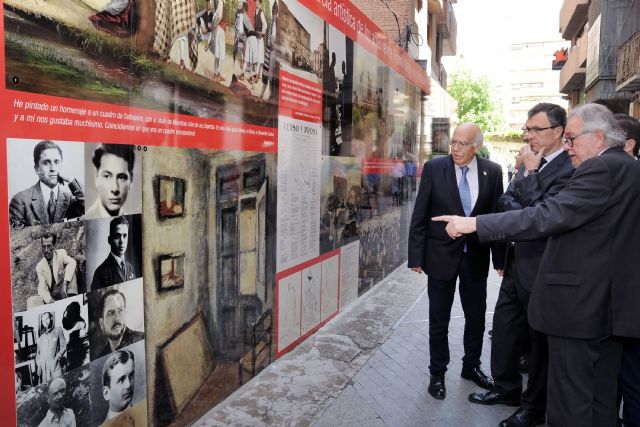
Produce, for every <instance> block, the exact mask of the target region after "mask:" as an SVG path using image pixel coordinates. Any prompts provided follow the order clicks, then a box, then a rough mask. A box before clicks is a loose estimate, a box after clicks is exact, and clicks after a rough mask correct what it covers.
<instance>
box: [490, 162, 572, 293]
mask: <svg viewBox="0 0 640 427" xmlns="http://www.w3.org/2000/svg"><path fill="white" fill-rule="evenodd" d="M573 170H574V169H573V165H572V164H571V159H570V158H569V155H568V154H567V153H566V151H563V152H562V153H560V154H559V155H558V156H556V157H555V158H554V159H553V160H551V161H550V162H549V163H548V164H547V165H546V166H545V167H544V168H543V169H542V170H541V171H540V173H538V174H532V175H528V176H526V177H525V176H524V166H523V167H521V168H520V171H518V173H517V174H516V177H515V179H514V180H513V181H511V183H509V187H508V188H507V191H505V193H504V194H503V195H502V196H500V198H499V199H498V210H499V211H501V212H506V211H512V210H519V209H524V208H526V207H528V206H535V205H537V204H538V203H540V202H541V201H542V200H544V199H546V198H548V197H551V196H554V195H556V194H557V193H558V192H559V191H560V190H561V189H562V187H564V186H565V185H566V184H567V182H568V181H569V178H571V175H572V174H573ZM546 245H547V238H546V237H544V238H542V239H538V240H532V241H530V242H515V243H514V245H513V246H511V245H508V246H507V251H511V253H512V255H513V257H511V258H509V257H508V256H506V257H505V268H506V266H507V263H508V260H509V259H511V260H512V261H511V262H512V263H513V267H514V268H515V270H516V273H517V275H518V279H519V282H520V284H521V285H522V286H523V287H524V288H525V289H526V290H527V291H531V289H532V288H533V282H534V281H535V279H536V274H537V273H538V267H539V266H540V260H541V259H542V254H543V253H544V248H545V246H546Z"/></svg>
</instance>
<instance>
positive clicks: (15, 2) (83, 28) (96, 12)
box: [4, 0, 279, 126]
mask: <svg viewBox="0 0 640 427" xmlns="http://www.w3.org/2000/svg"><path fill="white" fill-rule="evenodd" d="M278 4H279V2H278V0H247V1H238V0H184V1H179V2H178V1H170V0H155V1H154V0H142V1H133V0H117V1H108V0H48V1H46V2H45V3H44V4H43V3H42V2H39V1H38V0H9V1H6V2H4V16H5V54H6V73H7V76H11V78H10V80H11V81H12V82H13V85H12V89H14V90H22V91H28V92H35V93H42V94H47V95H53V96H64V97H70V98H75V99H82V100H89V101H96V102H106V103H110V104H117V105H124V106H132V107H141V108H149V109H154V110H159V111H170V112H176V113H182V114H188V115H194V116H200V117H208V118H215V119H219V120H223V121H230V122H244V123H250V124H255V125H262V126H273V123H272V121H273V117H274V116H275V115H276V109H277V107H276V104H275V98H274V96H273V94H274V93H275V91H274V83H275V82H274V78H273V77H274V73H275V72H276V67H275V66H274V65H275V64H274V62H273V61H272V56H273V55H272V53H273V47H274V45H275V40H274V39H275V38H276V34H277V32H276V28H277V26H276V22H277V18H278V9H279V8H278ZM43 74H46V75H47V78H46V79H42V78H41V76H42V75H43ZM261 101H265V102H267V101H268V102H267V105H262V104H263V102H261Z"/></svg>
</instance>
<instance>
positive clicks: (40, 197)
mask: <svg viewBox="0 0 640 427" xmlns="http://www.w3.org/2000/svg"><path fill="white" fill-rule="evenodd" d="M7 147H8V150H7V176H8V177H9V201H10V202H9V223H10V226H11V227H12V228H22V227H28V226H32V225H46V224H54V223H58V222H65V221H69V220H73V219H77V218H80V217H82V216H83V215H84V211H85V195H84V176H85V173H84V144H83V143H80V142H61V141H49V140H32V139H9V140H8V143H7Z"/></svg>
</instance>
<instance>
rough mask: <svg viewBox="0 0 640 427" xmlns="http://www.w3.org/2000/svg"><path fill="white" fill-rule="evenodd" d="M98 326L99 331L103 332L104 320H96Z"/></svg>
mask: <svg viewBox="0 0 640 427" xmlns="http://www.w3.org/2000/svg"><path fill="white" fill-rule="evenodd" d="M98 324H99V325H100V330H102V332H104V320H102V317H101V318H99V319H98Z"/></svg>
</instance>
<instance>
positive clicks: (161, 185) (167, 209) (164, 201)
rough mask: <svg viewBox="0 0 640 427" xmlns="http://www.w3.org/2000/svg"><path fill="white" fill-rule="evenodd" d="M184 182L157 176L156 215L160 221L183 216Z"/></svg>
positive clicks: (179, 179)
mask: <svg viewBox="0 0 640 427" xmlns="http://www.w3.org/2000/svg"><path fill="white" fill-rule="evenodd" d="M185 190H186V188H185V180H184V179H181V178H174V177H170V176H158V214H159V216H160V219H166V218H176V217H182V216H184V193H185Z"/></svg>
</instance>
